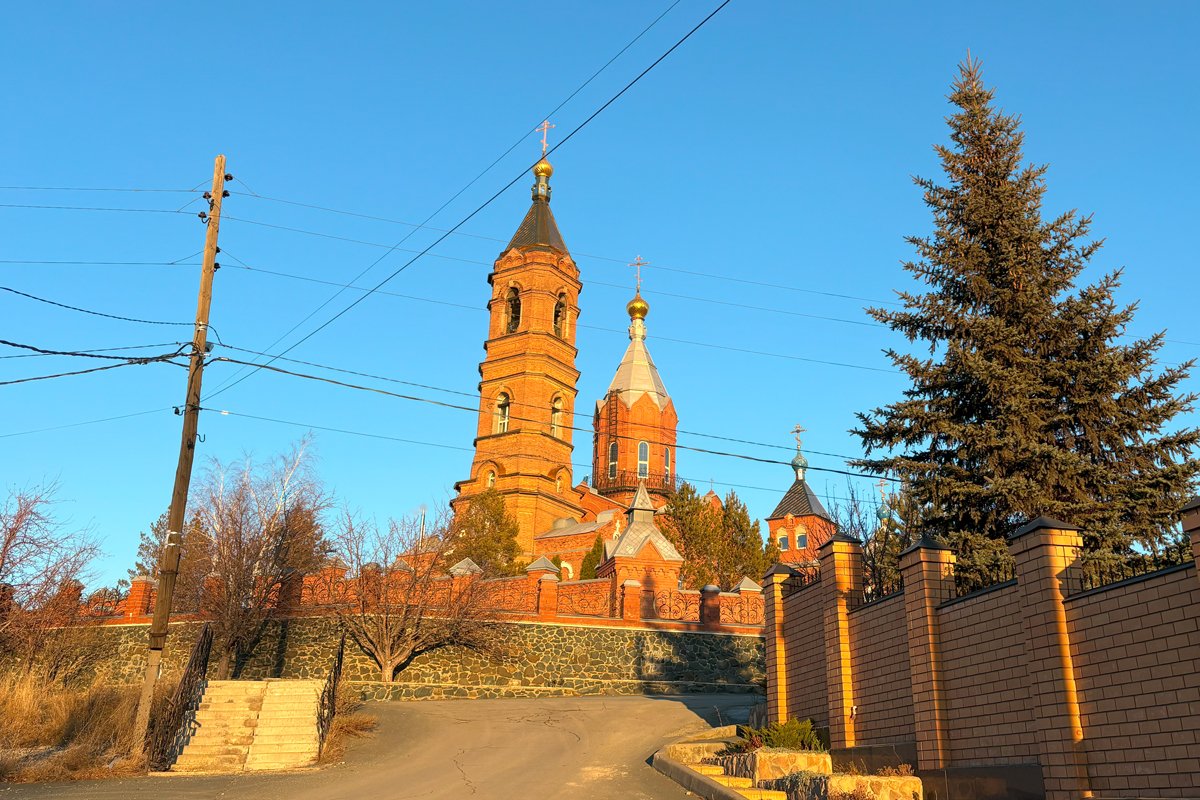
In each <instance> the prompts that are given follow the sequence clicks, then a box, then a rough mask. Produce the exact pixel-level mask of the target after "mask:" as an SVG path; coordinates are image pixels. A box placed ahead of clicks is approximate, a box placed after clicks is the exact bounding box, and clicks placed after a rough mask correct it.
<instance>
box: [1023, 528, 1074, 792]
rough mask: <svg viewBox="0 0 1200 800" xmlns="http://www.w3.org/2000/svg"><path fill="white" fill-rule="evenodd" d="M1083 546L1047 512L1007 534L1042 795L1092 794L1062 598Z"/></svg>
mask: <svg viewBox="0 0 1200 800" xmlns="http://www.w3.org/2000/svg"><path fill="white" fill-rule="evenodd" d="M1082 547H1083V537H1082V536H1080V534H1079V529H1078V528H1076V527H1075V526H1073V525H1068V524H1067V523H1065V522H1058V521H1056V520H1052V519H1048V518H1046V517H1038V518H1037V519H1035V520H1033V521H1032V522H1030V523H1029V524H1027V525H1025V526H1024V527H1022V528H1021V529H1019V530H1018V531H1017V532H1016V533H1014V534H1013V535H1012V536H1011V537H1010V538H1009V540H1008V549H1009V552H1010V553H1012V556H1013V560H1014V561H1015V562H1016V574H1017V587H1018V589H1019V591H1020V593H1021V616H1022V619H1023V623H1024V628H1025V659H1026V669H1027V671H1028V675H1029V681H1030V683H1031V685H1030V687H1029V689H1030V691H1029V694H1030V702H1031V704H1032V706H1033V712H1034V729H1035V731H1036V733H1037V740H1038V752H1039V756H1040V757H1039V759H1038V760H1039V761H1040V762H1041V765H1042V780H1043V782H1044V783H1045V787H1046V800H1066V798H1078V797H1091V796H1092V791H1091V784H1090V781H1089V780H1088V774H1087V755H1086V753H1085V752H1084V750H1083V725H1082V723H1081V721H1080V718H1079V700H1078V696H1077V695H1076V692H1075V668H1074V664H1073V663H1072V660H1071V641H1070V636H1069V633H1068V626H1067V613H1066V608H1065V606H1064V605H1063V598H1064V597H1065V596H1066V591H1065V587H1066V586H1067V585H1068V573H1069V572H1072V571H1074V570H1077V569H1078V561H1079V553H1080V550H1081V549H1082Z"/></svg>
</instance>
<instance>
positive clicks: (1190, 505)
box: [1179, 496, 1200, 514]
mask: <svg viewBox="0 0 1200 800" xmlns="http://www.w3.org/2000/svg"><path fill="white" fill-rule="evenodd" d="M1189 511H1200V496H1197V497H1193V498H1192V499H1191V500H1189V501H1188V502H1187V505H1185V506H1184V507H1183V508H1181V509H1179V513H1180V514H1186V513H1188V512H1189Z"/></svg>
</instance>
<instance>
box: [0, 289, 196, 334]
mask: <svg viewBox="0 0 1200 800" xmlns="http://www.w3.org/2000/svg"><path fill="white" fill-rule="evenodd" d="M0 291H5V292H11V293H12V294H15V295H20V296H21V297H26V298H28V299H30V300H36V301H37V302H39V303H46V304H47V305H51V306H58V307H59V308H65V309H67V310H68V311H78V312H79V313H81V314H91V315H92V316H95V317H105V318H107V319H115V320H120V321H122V322H138V323H141V324H143V325H183V326H186V327H189V328H190V327H192V323H190V322H167V321H164V320H158V319H138V318H137V317H123V316H120V315H118V314H105V313H104V312H102V311H92V310H91V309H88V308H80V307H79V306H71V305H67V304H66V303H60V302H58V301H57V300H49V299H47V298H45V297H38V296H37V295H34V294H29V293H28V292H22V291H18V290H16V289H13V288H11V287H8V286H0Z"/></svg>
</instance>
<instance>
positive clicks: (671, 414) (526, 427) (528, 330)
mask: <svg viewBox="0 0 1200 800" xmlns="http://www.w3.org/2000/svg"><path fill="white" fill-rule="evenodd" d="M553 174H554V168H553V167H552V166H551V165H550V163H549V162H548V161H547V160H546V159H545V158H544V157H543V158H542V160H541V161H539V162H538V163H537V164H536V165H535V166H534V168H533V175H534V185H533V187H532V202H531V204H530V207H529V210H528V212H527V213H526V214H525V217H524V219H523V220H522V221H521V223H520V225H519V226H518V227H517V230H516V233H515V234H513V237H512V239H511V240H510V241H509V243H508V245H507V246H506V247H505V248H504V250H503V251H502V252H501V253H500V254H499V255H498V256H497V258H496V260H495V262H494V266H493V269H492V272H491V274H490V275H489V276H488V282H489V284H490V286H491V296H490V299H489V301H488V311H489V322H488V331H487V338H486V341H485V342H484V352H485V355H484V359H483V361H482V362H481V363H480V365H479V379H480V380H479V395H480V397H479V412H478V418H477V425H476V432H475V441H474V447H475V453H474V457H473V459H472V462H471V469H470V473H469V475H468V477H466V478H465V479H463V480H460V481H458V482H457V483H456V484H455V491H456V496H455V498H454V499H453V500H452V501H451V506H452V508H453V510H454V511H455V513H458V512H459V511H460V510H461V509H462V508H464V507H465V506H466V505H467V504H469V503H470V502H471V500H472V498H474V497H475V496H477V495H478V494H480V493H481V492H484V491H487V490H488V489H494V490H495V491H496V492H498V493H499V494H500V495H501V496H502V497H503V498H504V503H505V507H506V509H507V511H508V513H509V514H510V515H511V516H512V517H513V518H514V519H515V520H516V521H517V524H518V527H519V533H518V544H519V545H520V548H521V551H522V552H523V554H524V556H525V557H526V558H527V560H528V561H531V562H532V561H534V560H535V559H538V558H540V557H546V558H553V559H555V561H556V563H559V564H560V565H561V570H562V573H563V574H562V578H563V579H564V580H571V579H576V578H580V577H583V576H581V575H579V571H580V567H581V565H582V561H583V558H584V556H585V555H586V554H587V552H588V551H589V550H591V549H592V547H593V545H594V543H595V541H596V539H597V537H600V538H601V539H602V541H603V542H604V551H605V552H604V554H603V560H604V561H608V560H609V559H610V558H611V556H612V555H613V554H615V553H617V552H618V551H620V548H619V546H618V544H617V542H618V540H622V541H624V540H625V539H629V537H627V536H623V535H622V534H625V533H628V532H629V529H630V528H631V527H637V528H639V530H640V534H639V535H638V536H636V537H634V538H636V539H637V541H638V542H640V543H641V544H639V545H638V548H639V549H640V548H642V547H643V546H645V547H649V550H648V551H647V553H646V555H647V557H649V558H651V560H661V559H666V560H667V561H671V562H681V561H682V559H681V558H680V557H679V554H678V553H677V552H675V550H674V548H673V547H670V543H669V542H667V540H666V538H665V537H663V536H662V535H661V533H659V534H658V536H653V537H649V538H647V531H648V530H649V528H650V527H654V524H653V517H654V513H653V511H652V510H651V509H655V510H659V509H661V508H662V507H663V506H664V505H666V504H667V502H668V501H669V499H670V497H671V496H672V494H673V493H674V491H675V488H676V486H677V481H678V479H677V471H676V460H677V453H676V430H677V425H678V415H677V413H676V410H675V403H674V401H673V400H672V398H671V396H670V394H669V393H668V392H667V388H666V385H665V383H664V382H663V379H662V376H661V375H660V374H659V371H658V368H657V367H656V366H655V364H654V360H653V358H651V356H650V351H649V349H648V347H647V344H646V340H647V326H646V318H647V316H648V315H649V312H650V306H649V304H648V303H647V302H646V300H645V299H644V298H643V297H642V296H641V286H640V284H641V281H640V272H639V280H638V289H637V291H636V293H635V295H634V297H633V299H632V300H630V301H629V304H628V305H627V306H626V311H627V312H628V314H629V345H628V347H627V348H626V350H625V353H624V355H623V356H622V358H621V360H620V362H619V363H618V365H617V368H616V371H615V373H614V375H613V379H612V381H611V383H610V384H609V386H608V389H607V391H606V392H605V394H604V396H603V397H602V398H600V399H599V400H597V401H596V402H595V405H594V408H593V409H591V410H592V414H591V417H592V418H591V422H592V425H591V428H590V430H589V429H586V428H583V427H581V426H580V425H579V421H580V420H581V419H584V420H586V419H587V417H586V415H585V414H581V413H577V408H578V406H577V400H578V390H577V382H578V379H579V371H578V369H577V368H576V366H575V357H576V355H577V353H578V350H577V349H576V346H575V342H576V329H577V321H578V319H579V313H580V306H579V297H580V293H581V292H582V289H583V284H582V282H581V280H580V274H579V268H578V266H577V265H576V264H575V261H574V259H573V258H572V257H571V253H570V251H569V250H568V249H567V246H566V243H565V241H564V240H563V236H562V233H561V232H560V231H559V228H558V223H557V221H556V220H555V218H554V214H553V212H552V211H551V206H550V200H551V186H550V178H551V176H552V175H553ZM635 263H636V264H640V259H639V261H638V262H635ZM577 434H578V435H581V436H583V437H586V436H587V435H588V434H591V437H590V438H591V453H590V456H591V458H590V462H591V468H592V471H591V476H590V478H589V479H587V480H576V476H575V475H574V474H573V471H572V455H573V453H574V452H575V444H576V438H577ZM585 440H586V439H585ZM797 455H798V457H799V458H801V459H802V458H803V456H800V455H799V454H797ZM805 466H807V464H805ZM797 476H798V477H797V484H796V485H793V487H792V489H790V490H789V491H788V493H787V494H786V495H785V497H784V499H783V501H781V503H780V505H779V508H778V509H777V510H776V514H774V515H772V517H771V518H768V521H767V522H768V527H769V529H770V535H771V536H772V537H773V538H775V539H776V540H777V541H778V542H779V543H780V547H781V551H782V552H783V556H784V560H786V561H788V562H793V561H800V560H804V559H805V557H808V556H809V554H810V553H812V554H815V550H816V547H817V546H819V545H820V543H821V542H823V541H824V540H825V539H826V538H828V535H829V534H830V533H831V532H832V523H831V522H829V521H828V515H827V514H826V513H825V510H824V508H822V507H821V505H820V502H819V501H817V500H816V497H815V495H813V494H812V490H811V489H809V488H808V486H807V484H806V483H804V479H803V470H802V469H798V470H797ZM797 485H799V486H800V489H799V490H798V489H797ZM797 492H799V496H800V498H801V499H802V500H805V501H807V502H806V503H805V502H799V503H798V502H795V500H796V497H795V496H796V495H797ZM713 497H714V498H715V497H716V496H715V495H713ZM717 502H718V503H719V502H720V501H719V499H718V500H717ZM801 506H803V508H801ZM781 510H782V511H781ZM635 515H636V518H637V520H638V521H639V524H637V525H635V524H634V522H633V520H634V517H635ZM776 517H778V519H776ZM802 531H803V532H804V533H801V532H802ZM810 531H811V534H809V535H807V536H805V534H808V532H810ZM643 539H645V541H642V540H643ZM629 541H630V542H632V541H633V540H632V539H629ZM793 542H794V543H795V544H794V545H793ZM651 545H652V546H651ZM664 545H665V546H664ZM632 546H633V545H632V544H629V542H626V549H628V547H632ZM650 551H653V552H650ZM621 552H623V551H621ZM631 555H632V554H630V553H625V556H626V557H630V556H631ZM643 566H645V568H646V569H649V565H648V564H647V565H643ZM678 569H679V567H678V563H674V566H673V570H674V574H675V575H678ZM601 571H602V572H603V571H604V570H603V569H602V570H601ZM648 574H649V573H648ZM587 577H589V578H590V577H591V576H587ZM663 577H664V576H663V575H659V576H658V580H659V581H661V580H662V579H663ZM755 577H756V578H757V577H760V576H755Z"/></svg>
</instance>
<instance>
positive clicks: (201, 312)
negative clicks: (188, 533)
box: [135, 155, 232, 739]
mask: <svg viewBox="0 0 1200 800" xmlns="http://www.w3.org/2000/svg"><path fill="white" fill-rule="evenodd" d="M231 177H232V176H230V175H226V174H225V156H222V155H219V156H217V158H216V161H215V163H214V164H213V180H212V191H211V192H210V193H209V195H208V204H209V211H208V214H207V218H206V220H205V221H206V223H207V231H206V232H205V235H204V262H203V266H202V267H201V270H200V293H199V297H198V299H197V302H196V331H195V333H194V335H193V337H192V356H191V363H190V364H189V365H188V380H187V404H186V405H185V406H184V409H183V437H182V439H181V441H180V443H179V463H178V465H177V466H176V467H175V488H174V489H173V490H172V492H171V508H170V510H169V511H168V512H167V541H166V543H165V546H164V547H163V551H162V557H161V560H160V561H159V565H158V594H157V597H156V598H155V601H154V620H153V621H152V622H151V623H150V643H149V651H148V653H147V658H146V678H145V682H144V683H143V684H142V696H141V698H140V699H139V701H138V710H137V721H136V723H135V725H136V733H137V735H138V736H139V738H141V739H145V737H146V730H147V727H148V726H149V723H150V706H151V704H152V702H153V700H154V687H155V684H157V683H158V676H159V673H160V672H161V671H162V651H163V646H164V645H165V644H166V642H167V623H168V622H169V621H170V618H171V602H172V600H174V595H175V579H176V577H177V576H178V575H179V550H180V545H181V544H182V539H183V533H182V532H183V522H184V517H185V512H186V511H187V499H188V487H189V486H190V484H191V480H192V461H193V460H194V458H195V455H196V430H197V428H198V427H199V425H200V380H201V378H202V377H203V374H204V358H205V356H207V355H208V309H209V306H210V305H212V286H213V275H214V273H215V272H216V269H217V260H216V259H217V233H218V232H219V230H220V227H221V201H222V200H223V199H224V198H225V194H226V192H225V181H226V180H229V179H230V178H231ZM202 217H204V214H203V212H202Z"/></svg>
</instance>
